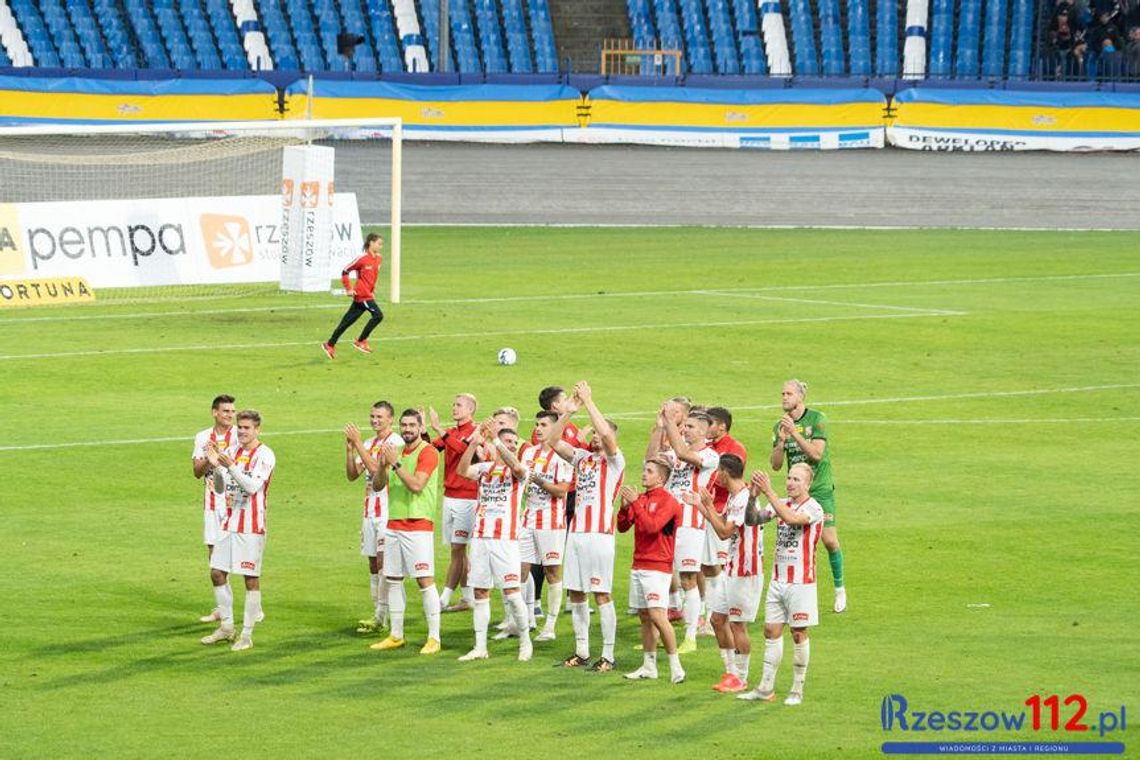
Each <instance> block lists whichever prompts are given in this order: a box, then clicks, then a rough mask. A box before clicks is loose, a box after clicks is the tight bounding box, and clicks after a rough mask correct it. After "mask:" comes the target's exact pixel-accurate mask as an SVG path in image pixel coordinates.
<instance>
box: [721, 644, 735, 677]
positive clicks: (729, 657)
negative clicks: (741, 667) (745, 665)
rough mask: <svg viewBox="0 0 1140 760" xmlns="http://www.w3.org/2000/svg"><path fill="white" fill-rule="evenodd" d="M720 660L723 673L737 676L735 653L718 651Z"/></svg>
mask: <svg viewBox="0 0 1140 760" xmlns="http://www.w3.org/2000/svg"><path fill="white" fill-rule="evenodd" d="M720 659H721V662H723V663H724V672H725V673H732V674H733V675H737V673H736V652H734V651H733V650H732V649H722V650H720Z"/></svg>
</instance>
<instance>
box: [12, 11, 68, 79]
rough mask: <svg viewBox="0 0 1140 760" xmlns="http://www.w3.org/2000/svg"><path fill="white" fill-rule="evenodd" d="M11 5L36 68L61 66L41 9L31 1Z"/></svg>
mask: <svg viewBox="0 0 1140 760" xmlns="http://www.w3.org/2000/svg"><path fill="white" fill-rule="evenodd" d="M9 5H10V9H11V11H12V15H13V16H14V17H15V19H16V23H17V24H19V25H20V28H21V29H22V30H23V32H24V39H25V40H26V41H27V43H28V49H29V51H30V52H31V54H32V60H33V61H35V64H36V66H59V65H60V59H59V53H58V52H57V51H56V48H55V44H54V43H53V42H52V39H51V34H50V33H49V32H48V29H47V25H46V24H45V23H44V19H43V16H42V15H40V11H39V8H38V7H36V5H35V4H34V3H32V2H30V0H13V1H12V2H11V3H10V4H9Z"/></svg>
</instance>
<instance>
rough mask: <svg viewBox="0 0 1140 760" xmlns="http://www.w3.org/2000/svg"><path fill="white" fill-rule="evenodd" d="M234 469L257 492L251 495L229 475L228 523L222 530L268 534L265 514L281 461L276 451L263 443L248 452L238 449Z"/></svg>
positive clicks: (227, 484) (227, 473)
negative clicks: (270, 487) (274, 471)
mask: <svg viewBox="0 0 1140 760" xmlns="http://www.w3.org/2000/svg"><path fill="white" fill-rule="evenodd" d="M231 456H233V458H234V465H235V466H236V467H237V468H238V469H239V470H240V471H241V472H242V474H243V475H244V476H245V477H246V478H247V479H248V480H250V481H252V484H253V492H252V493H247V492H246V491H245V489H243V488H242V487H241V486H240V485H238V483H237V480H235V479H234V478H233V477H232V476H231V474H230V473H229V472H228V471H227V472H226V478H225V480H226V506H227V509H228V511H227V513H226V522H225V524H224V525H223V526H222V528H223V529H224V530H228V531H229V532H230V533H262V534H263V533H265V512H266V510H267V509H268V507H269V505H268V503H267V497H268V495H269V481H270V480H271V479H272V478H273V468H274V467H276V466H277V457H276V456H274V454H273V450H272V449H271V448H269V447H268V446H266V445H265V444H263V443H259V444H258V445H257V446H254V447H253V449H251V450H247V449H245V448H242V447H240V446H239V447H237V448H236V449H235V451H234V452H233V454H232V455H231Z"/></svg>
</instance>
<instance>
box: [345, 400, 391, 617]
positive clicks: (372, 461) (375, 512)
mask: <svg viewBox="0 0 1140 760" xmlns="http://www.w3.org/2000/svg"><path fill="white" fill-rule="evenodd" d="M395 414H396V410H395V409H394V408H393V407H392V404H391V403H389V402H387V401H377V402H376V403H375V404H373V405H372V408H371V409H370V410H369V413H368V422H369V424H370V425H371V426H372V431H373V432H374V433H375V435H374V436H372V437H371V438H369V439H368V440H367V441H364V440H362V439H361V436H360V428H358V427H357V426H356V425H353V424H352V423H349V424H347V425H345V427H344V439H345V454H344V474H345V477H346V478H347V479H348V482H350V483H351V482H353V481H355V480H357V479H358V478H359V477H360V476H361V475H362V474H364V473H368V477H367V478H365V485H364V516H363V518H361V523H360V553H361V555H362V556H364V557H367V558H368V573H369V589H370V590H371V592H372V608H373V613H372V617H371V618H369V619H364V620H361V621H360V623H359V627H358V628H357V629H356V632H357V633H375V632H376V631H379V630H380V629H381V628H383V627H384V626H385V625H386V624H387V622H388V584H387V583H385V582H384V576H383V575H382V574H381V572H380V571H381V570H382V569H383V567H384V533H385V531H386V530H387V529H388V489H387V488H383V489H381V490H379V491H377V490H376V489H375V488H373V487H372V478H374V477H375V476H376V473H377V472H378V471H379V469H380V455H381V452H382V450H383V448H384V446H385V445H388V446H393V447H401V446H403V445H404V439H403V438H401V437H400V435H399V434H398V433H396V432H395V431H394V430H392V417H393V416H394V415H395Z"/></svg>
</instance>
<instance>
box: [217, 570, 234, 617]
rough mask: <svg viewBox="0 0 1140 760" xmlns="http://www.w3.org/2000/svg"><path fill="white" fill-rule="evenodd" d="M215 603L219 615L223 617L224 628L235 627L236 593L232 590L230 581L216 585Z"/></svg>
mask: <svg viewBox="0 0 1140 760" xmlns="http://www.w3.org/2000/svg"><path fill="white" fill-rule="evenodd" d="M214 604H216V605H217V607H218V617H220V618H221V624H222V628H233V627H234V594H233V592H232V591H230V584H229V582H228V581H227V582H226V583H223V584H222V585H221V586H214Z"/></svg>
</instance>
